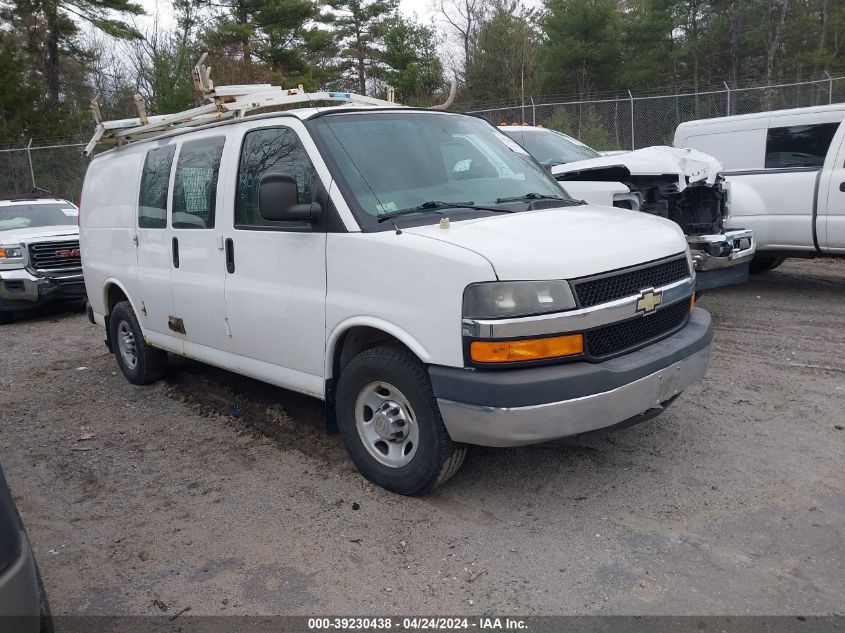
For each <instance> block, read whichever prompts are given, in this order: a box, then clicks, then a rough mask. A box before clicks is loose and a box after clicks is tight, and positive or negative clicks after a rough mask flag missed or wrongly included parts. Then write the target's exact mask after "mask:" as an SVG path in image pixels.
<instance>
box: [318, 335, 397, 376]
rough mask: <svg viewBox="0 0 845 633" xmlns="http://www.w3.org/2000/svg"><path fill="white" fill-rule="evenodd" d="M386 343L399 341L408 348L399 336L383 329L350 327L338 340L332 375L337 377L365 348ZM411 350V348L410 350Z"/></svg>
mask: <svg viewBox="0 0 845 633" xmlns="http://www.w3.org/2000/svg"><path fill="white" fill-rule="evenodd" d="M384 343H397V344H399V345H401V346H402V347H404V348H405V349H408V347H407V346H406V345H405V344H404V343H402V341H400V340H399V339H398V338H396V337H395V336H392V335H391V334H388V333H387V332H384V331H382V330H379V329H376V328H373V327H366V326H358V327H353V328H350V329H349V331H348V332H346V333H345V334H344V335H343V338H342V339H341V340H340V341H339V342H338V344H337V347H336V348H335V353H334V362H333V364H332V376H334V377H335V378H337V377H338V376H340V372H342V371H343V368H344V367H346V366H347V365H348V364H349V361H351V360H352V359H353V358H355V357H356V356H357V355H358V354H360V353H361V352H363V351H364V350H368V349H370V348H373V347H376V346H377V345H382V344H384ZM408 351H410V350H408Z"/></svg>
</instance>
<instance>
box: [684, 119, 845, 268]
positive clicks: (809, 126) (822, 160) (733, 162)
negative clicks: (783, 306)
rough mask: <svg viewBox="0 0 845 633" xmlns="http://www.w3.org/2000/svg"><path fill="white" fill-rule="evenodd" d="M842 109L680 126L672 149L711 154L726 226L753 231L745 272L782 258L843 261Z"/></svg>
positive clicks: (844, 134) (844, 139)
mask: <svg viewBox="0 0 845 633" xmlns="http://www.w3.org/2000/svg"><path fill="white" fill-rule="evenodd" d="M843 120H845V104H842V103H840V104H833V105H828V106H817V107H812V108H797V109H793V110H779V111H774V112H761V113H755V114H746V115H741V116H733V117H724V118H719V119H705V120H700V121H690V122H687V123H682V124H681V125H680V126H678V129H677V130H676V132H675V141H674V142H675V146H676V147H692V148H696V149H700V150H702V151H706V152H708V153H712V154H714V155H715V156H717V157H718V158H719V159H720V160H721V161H722V163H723V164H724V168H725V170H724V171H723V172H722V175H723V177H724V178H725V181H726V182H727V183H728V184H729V185H730V189H731V212H730V216H731V221H732V222H735V223H741V224H742V226H744V227H748V228H750V229H753V230H754V234H755V236H756V238H757V254H756V256H755V257H754V260H753V261H752V262H751V272H752V273H759V272H765V271H767V270H771V269H772V268H774V267H775V266H778V265H779V264H780V263H781V262H783V260H784V258H786V257H819V256H845V124H844V123H843Z"/></svg>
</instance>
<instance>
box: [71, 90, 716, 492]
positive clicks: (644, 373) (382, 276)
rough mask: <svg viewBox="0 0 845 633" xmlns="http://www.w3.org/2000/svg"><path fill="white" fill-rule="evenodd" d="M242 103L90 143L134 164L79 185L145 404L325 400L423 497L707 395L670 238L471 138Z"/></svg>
mask: <svg viewBox="0 0 845 633" xmlns="http://www.w3.org/2000/svg"><path fill="white" fill-rule="evenodd" d="M224 88H225V87H224ZM246 88H248V87H243V86H240V87H229V89H228V90H227V92H226V93H225V94H226V96H227V100H223V99H214V104H213V105H211V106H210V108H208V110H209V111H210V113H211V114H212V115H213V116H214V117H215V118H227V117H228V119H229V120H225V121H223V122H217V123H210V124H203V123H204V122H205V121H207V120H208V119H203V118H202V116H205V115H204V114H201V115H200V118H199V119H197V118H195V113H196V110H194V111H189V112H187V113H182V115H172V116H171V117H167V116H162V117H161V118H159V119H155V120H152V122H150V123H146V125H145V124H144V123H142V122H141V121H140V120H134V121H128V122H106V123H101V124H100V126H99V128H98V135H99V136H95V139H94V141H93V142H94V143H96V142H97V141H99V140H101V139H102V137H103V135H104V134H106V133H107V132H108V133H110V134H113V135H114V137H113V138H114V140H115V141H116V142H121V143H122V146H121V147H118V148H116V149H113V150H110V151H106V152H103V153H101V154H99V155H97V156H95V157H94V159H93V160H92V161H91V164H90V166H89V168H88V172H87V174H86V177H85V184H84V187H83V192H82V201H83V202H82V209H81V248H82V259H83V262H84V271H85V282H86V285H87V287H88V291H89V298H90V303H91V307H92V311H93V319H94V321H95V322H96V323H97V324H99V325H101V326H103V327H104V328H105V329H106V332H107V337H108V343H109V345H110V348H111V350H112V351H113V352H114V354H115V356H116V360H117V363H118V365H119V366H120V368H121V370H122V372H123V374H124V375H125V376H126V378H127V379H128V380H130V381H131V382H133V383H136V384H145V383H149V382H152V381H154V380H156V379H158V378H159V377H161V375H162V374H163V372H164V371H165V368H166V363H167V355H166V353H165V352H172V353H175V354H180V355H184V356H188V357H191V358H194V359H197V360H200V361H203V362H207V363H210V364H213V365H216V366H219V367H223V368H226V369H229V370H231V371H235V372H238V373H241V374H244V375H248V376H252V377H255V378H258V379H260V380H264V381H266V382H268V383H271V384H274V385H278V386H281V387H285V388H287V389H293V390H296V391H300V392H303V393H306V394H309V395H311V396H314V397H316V398H320V399H323V400H325V401H326V404H327V407H326V409H327V412H328V414H329V416H331V417H330V418H329V419H330V420H332V419H335V420H336V424H337V428H338V429H339V431H340V434H341V436H342V438H343V441H344V444H345V445H346V448H347V450H348V452H349V454H350V456H351V458H352V460H353V461H354V462H355V464H356V465H357V466H358V468H359V469H360V471H361V472H362V473H363V474H364V475H365V476H366V477H367V478H368V479H370V480H371V481H373V482H376V483H378V484H379V485H382V486H384V487H386V488H388V489H390V490H393V491H396V492H400V493H403V494H418V493H424V492H426V491H429V490H431V489H433V488H434V487H436V486H437V485H439V484H441V483H443V482H444V481H446V480H447V479H448V478H449V477H450V476H451V475H452V474H453V473H454V472H455V471H456V470H457V469H458V467H459V466H460V464H461V462H462V461H463V457H464V454H465V444H481V445H487V446H515V445H521V444H531V443H535V442H542V441H546V440H551V439H554V438H558V437H563V436H567V435H574V434H578V433H584V432H586V431H590V430H593V429H598V428H606V427H610V426H614V425H617V424H629V423H631V422H636V421H640V420H644V419H646V418H648V417H650V416H652V415H655V414H657V413H659V412H660V411H662V410H663V409H664V408H665V407H666V406H667V405H668V404H669V403H671V402H672V401H673V400H674V399H675V397H676V396H677V395H678V394H679V393H680V392H681V391H682V390H683V389H685V388H686V387H688V386H689V385H691V384H692V383H694V382H695V381H697V380H698V379H700V378H701V377H702V376H703V375H704V374H705V372H706V369H707V365H708V358H709V353H710V342H711V339H712V326H711V322H710V315H709V314H708V313H707V312H706V311H704V310H702V309H699V308H696V307H695V301H694V291H695V273H694V271H693V268H692V263H691V258H690V253H689V250H688V249H687V245H686V241H685V240H684V235H683V233H682V232H681V230H680V229H679V228H678V226H677V224H675V223H673V222H671V221H669V220H665V219H663V218H657V217H653V216H650V215H646V214H639V213H631V212H630V211H624V210H620V209H611V208H606V207H591V206H589V205H586V204H583V203H582V202H580V201H577V200H574V199H572V198H570V197H569V196H567V195H566V193H565V192H563V191H562V190H561V189H560V187H559V186H558V184H557V182H556V181H555V180H554V179H553V178H552V177H551V175H550V174H549V173H548V172H547V171H546V170H545V169H543V168H542V167H541V166H540V165H539V164H538V163H537V162H536V161H534V160H533V159H532V158H531V157H530V156H529V155H528V154H527V152H525V150H523V149H522V148H521V147H520V146H519V145H517V144H516V143H514V142H513V141H512V140H511V139H509V138H508V137H507V136H505V135H504V134H502V133H501V132H499V131H498V130H497V129H496V128H494V127H493V126H491V125H490V124H488V123H486V122H485V121H482V120H480V119H477V118H475V117H471V116H466V115H461V114H453V113H448V112H435V111H430V110H415V109H411V108H403V107H399V106H396V105H394V104H390V103H387V102H382V104H381V105H378V104H373V100H368V99H367V98H361V99H360V101H361V102H362V103H363V104H364V105H359V106H355V105H349V104H347V105H344V106H340V107H321V108H317V107H307V108H304V109H298V110H288V111H284V112H274V113H270V114H266V113H265V114H257V115H255V116H242V115H243V113H245V112H247V111H249V110H250V109H252V108H256V107H261V106H265V105H266V104H267V103H268V102H269V103H277V104H278V103H289V102H291V101H292V100H296V101H298V102H305V103H306V104H308V105H310V104H311V102H313V101H326V100H334V101H335V102H336V101H341V102H343V101H348V100H352V99H354V97H355V96H354V95H349V94H348V93H323V94H321V95H308V94H303V93H300V92H297V91H296V90H293V91H284V92H282V91H281V90H278V89H277V91H275V92H274V91H273V90H272V89H271V88H272V87H269V86H268V87H266V88H263V89H264V90H266V91H267V93H264V94H258V95H253V94H252V93H248V94H245V95H243V98H240V95H233V94H232V93H233V92H234V91H235V90H238V89H240V90H244V89H246ZM258 90H262V88H261V87H259V88H258ZM215 96H218V97H219V94H217V93H216V92H215V93H209V97H210V98H214V97H215ZM256 104H258V105H256ZM218 108H219V109H218ZM234 113H238V114H240V115H241V116H237V117H235V116H233V114H234ZM176 125H178V126H179V127H178V128H177V129H170V128H171V126H176ZM108 126H111V127H108ZM135 128H137V131H136V130H135ZM144 134H146V135H147V138H144ZM136 139H137V140H136ZM127 140H128V141H129V142H128V143H127ZM491 475H492V476H502V474H501V473H491Z"/></svg>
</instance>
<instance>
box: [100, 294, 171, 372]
mask: <svg viewBox="0 0 845 633" xmlns="http://www.w3.org/2000/svg"><path fill="white" fill-rule="evenodd" d="M124 324H125V326H126V329H127V331H128V332H130V333H131V334H132V337H133V339H134V344H135V364H134V366H132V365H131V364H129V362H127V360H126V359H125V358H124V356H123V353H121V347H120V341H119V340H118V339H119V337H120V336H121V327H122V326H123V325H124ZM109 339H110V340H111V346H112V352H113V353H114V356H115V358H116V359H117V364H118V366H119V367H120V371H122V372H123V375H124V376H125V377H126V380H128V381H129V382H131V383H132V384H133V385H148V384H150V383H152V382H155V381H156V380H158V379H160V378H161V377H162V376H164V374H165V372H166V371H167V352H164V351H162V350H160V349H156V348H154V347H150V346H149V345H147V342H146V341H145V340H144V335H143V333H142V332H141V325H140V323H138V317H136V316H135V311H134V310H133V309H132V304H130V303H129V302H128V301H121V302H120V303H118V304H117V305H116V306H114V309H112V312H111V318H110V319H109Z"/></svg>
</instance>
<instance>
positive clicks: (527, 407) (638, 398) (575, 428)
mask: <svg viewBox="0 0 845 633" xmlns="http://www.w3.org/2000/svg"><path fill="white" fill-rule="evenodd" d="M712 332H713V329H712V324H711V320H710V315H709V314H708V313H707V312H706V311H704V310H702V309H700V308H697V309H696V310H695V311H694V312H693V315H692V316H691V317H690V321H689V323H688V324H687V326H685V327H684V328H683V329H682V330H680V331H679V332H677V333H675V334H673V335H672V336H670V337H667V338H665V339H663V340H662V341H658V342H657V343H653V344H652V345H650V346H648V347H645V348H643V349H641V350H638V351H636V352H632V353H630V354H626V355H624V356H620V357H618V358H615V359H611V360H609V361H605V362H603V363H586V362H578V363H569V364H562V365H559V366H554V367H542V368H536V369H530V368H527V369H519V370H513V371H509V372H507V373H504V374H503V373H500V372H495V371H489V372H476V374H475V375H474V376H473V377H472V378H470V379H469V381H468V382H466V383H464V384H460V383H461V380H460V378H458V381H457V384H456V383H455V382H452V383H451V384H450V383H449V382H448V381H449V376H450V375H452V376H455V377H458V376H459V374H455V373H454V372H459V371H461V370H444V369H439V370H438V369H436V368H433V373H432V370H430V373H431V374H432V386H433V388H434V392H435V396H436V397H437V403H438V405H439V407H440V413H441V416H442V417H443V423H444V424H445V426H446V429H447V430H448V432H449V435H450V436H451V437H452V439H453V440H454V441H456V442H465V443H467V444H480V445H482V446H520V445H524V444H535V443H538V442H545V441H549V440H553V439H558V438H561V437H567V436H570V435H578V434H580V433H586V432H589V431H595V430H597V429H603V428H607V427H611V426H616V425H618V424H621V423H624V422H626V421H628V420H630V419H632V418H637V417H638V416H643V414H647V413H649V412H654V413H656V412H659V411H660V410H661V409H662V407H663V406H664V404H665V403H668V402H670V401H671V400H672V399H673V398H674V397H675V396H677V395H678V394H679V393H681V391H683V390H684V389H686V388H687V387H688V386H690V385H692V384H693V383H695V382H697V381H698V380H700V379H701V378H702V377H703V376H704V375H705V374H706V372H707V366H708V362H709V359H710V342H711V340H712ZM532 372H534V374H533V378H536V379H534V380H532ZM470 381H471V382H470ZM479 381H483V382H482V384H481V387H480V388H479V385H478V382H479ZM462 391H463V392H464V393H467V394H468V395H469V398H466V399H464V401H461V400H460V399H458V398H454V397H453V398H447V397H443V394H448V395H455V394H458V393H461V392H462ZM555 393H558V394H561V395H564V394H565V395H567V396H572V397H565V398H562V399H555V400H552V399H549V400H548V401H540V402H531V401H530V399H531V398H534V399H536V398H537V397H542V395H546V396H549V395H552V394H555ZM488 397H489V399H490V400H491V402H489V404H483V403H479V402H478V400H483V399H485V398H488ZM470 398H471V399H473V400H475V402H467V401H466V400H467V399H470ZM508 398H511V399H515V400H513V402H514V405H513V406H510V405H508V404H505V402H507V400H506V399H508ZM526 398H527V399H529V400H526ZM502 399H505V400H502ZM496 400H499V402H496ZM645 417H647V416H643V418H645Z"/></svg>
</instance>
